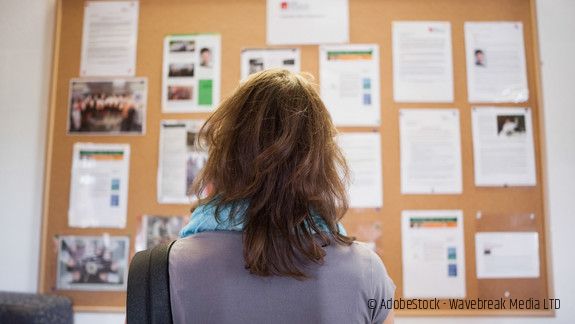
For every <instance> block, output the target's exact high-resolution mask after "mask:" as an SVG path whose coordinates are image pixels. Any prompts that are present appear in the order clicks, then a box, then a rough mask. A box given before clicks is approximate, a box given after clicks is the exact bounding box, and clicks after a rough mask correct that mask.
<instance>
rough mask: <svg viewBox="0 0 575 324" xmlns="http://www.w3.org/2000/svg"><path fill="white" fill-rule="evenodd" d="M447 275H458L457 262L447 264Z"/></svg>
mask: <svg viewBox="0 0 575 324" xmlns="http://www.w3.org/2000/svg"><path fill="white" fill-rule="evenodd" d="M447 275H448V276H449V277H457V264H448V265H447Z"/></svg>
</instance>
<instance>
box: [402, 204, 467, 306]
mask: <svg viewBox="0 0 575 324" xmlns="http://www.w3.org/2000/svg"><path fill="white" fill-rule="evenodd" d="M401 242H402V255H403V297H404V298H435V297H436V298H452V297H453V298H464V297H465V255H464V252H465V248H464V245H463V213H462V211H460V210H418V211H414V210H404V211H403V212H402V215H401Z"/></svg>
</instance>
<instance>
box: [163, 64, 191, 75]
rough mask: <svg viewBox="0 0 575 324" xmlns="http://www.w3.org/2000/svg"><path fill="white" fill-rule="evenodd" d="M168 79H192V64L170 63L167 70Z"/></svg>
mask: <svg viewBox="0 0 575 324" xmlns="http://www.w3.org/2000/svg"><path fill="white" fill-rule="evenodd" d="M168 76H169V77H193V76H194V63H179V62H178V63H170V66H169V68H168Z"/></svg>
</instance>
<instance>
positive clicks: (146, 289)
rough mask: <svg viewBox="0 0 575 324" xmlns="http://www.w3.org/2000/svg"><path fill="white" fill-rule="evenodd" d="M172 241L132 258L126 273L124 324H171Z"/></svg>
mask: <svg viewBox="0 0 575 324" xmlns="http://www.w3.org/2000/svg"><path fill="white" fill-rule="evenodd" d="M174 242H175V241H172V242H170V243H164V244H160V245H157V246H156V247H154V248H152V249H148V250H144V251H140V252H138V253H136V255H134V258H133V259H132V262H131V263H130V271H129V272H128V294H127V302H126V305H127V306H126V322H127V323H128V324H131V323H134V324H136V323H149V324H164V323H172V307H171V303H170V275H169V269H168V267H169V260H170V259H169V255H170V249H171V248H172V245H173V244H174Z"/></svg>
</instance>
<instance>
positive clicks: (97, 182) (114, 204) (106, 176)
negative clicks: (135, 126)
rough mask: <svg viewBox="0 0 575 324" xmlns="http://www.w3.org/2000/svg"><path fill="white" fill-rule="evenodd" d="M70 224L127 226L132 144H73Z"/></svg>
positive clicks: (76, 225)
mask: <svg viewBox="0 0 575 324" xmlns="http://www.w3.org/2000/svg"><path fill="white" fill-rule="evenodd" d="M73 154H74V155H73V160H72V176H71V184H70V185H71V189H70V208H69V210H68V225H69V226H70V227H118V228H123V227H125V226H126V211H127V206H128V175H129V168H130V146H129V145H128V144H95V143H76V144H74V152H73Z"/></svg>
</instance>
